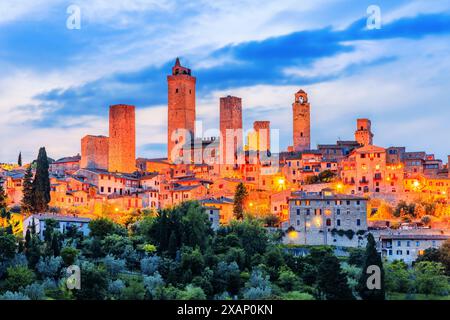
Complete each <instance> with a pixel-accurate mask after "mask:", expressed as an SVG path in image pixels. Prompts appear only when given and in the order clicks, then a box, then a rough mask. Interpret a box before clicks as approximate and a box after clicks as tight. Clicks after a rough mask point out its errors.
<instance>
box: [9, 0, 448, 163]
mask: <svg viewBox="0 0 450 320" xmlns="http://www.w3.org/2000/svg"><path fill="white" fill-rule="evenodd" d="M71 4H75V5H78V6H79V8H80V10H81V29H79V30H77V29H74V30H71V29H68V28H67V27H66V20H67V18H68V17H69V14H68V13H67V12H66V11H67V7H68V6H70V5H71ZM373 4H374V5H378V6H379V7H380V9H381V23H382V25H381V29H379V30H376V29H375V30H368V29H367V28H366V20H367V13H366V10H367V7H368V6H369V5H373ZM0 13H1V14H0V70H2V77H1V78H0V114H1V116H0V137H1V141H0V162H13V161H16V159H17V155H18V153H19V151H22V154H23V157H24V160H25V161H30V160H32V159H34V158H35V157H36V156H37V151H38V148H39V147H40V146H45V147H46V148H47V152H48V154H49V156H50V157H52V158H54V159H57V158H61V157H64V156H71V155H75V154H77V153H79V152H80V139H81V138H82V137H83V136H84V135H86V134H103V135H107V134H108V132H107V126H108V123H107V121H108V107H109V105H111V104H118V103H125V104H133V105H135V106H136V108H137V111H136V112H137V114H136V125H137V144H138V146H137V147H138V148H137V156H140V157H160V156H165V150H166V147H165V144H166V130H167V127H166V126H167V114H166V113H167V83H166V75H167V74H169V72H170V68H171V66H172V65H173V63H174V61H175V58H176V57H177V56H179V57H180V59H181V63H182V64H183V65H185V66H187V67H189V68H191V69H192V72H193V75H194V76H196V77H197V118H198V120H202V121H203V127H204V129H205V130H206V129H212V128H217V127H218V121H219V112H218V111H219V97H220V96H224V95H228V94H231V95H235V96H239V97H242V100H243V113H244V125H245V126H246V127H247V128H248V127H250V126H251V124H252V123H253V121H255V120H270V121H271V126H272V128H274V129H279V130H280V137H281V139H280V142H281V147H282V148H286V147H287V146H288V145H292V114H291V113H292V107H291V104H292V102H293V98H294V93H295V92H296V91H298V90H299V89H300V88H301V89H304V90H305V91H306V92H307V93H308V94H309V100H310V102H311V108H312V144H313V146H315V145H316V144H317V143H334V142H335V141H336V140H337V139H339V138H340V139H342V140H351V139H353V133H354V131H355V127H356V124H355V123H356V118H361V117H368V118H370V119H371V120H372V126H373V131H374V134H375V138H374V143H375V144H376V145H379V146H383V147H389V146H406V147H407V150H409V151H427V152H428V153H435V154H436V156H437V157H439V158H444V160H445V162H446V156H447V154H450V141H449V140H450V121H449V120H450V2H449V1H448V0H442V1H440V0H423V1H419V0H417V1H411V0H405V1H403V0H385V1H377V0H375V1H373V0H371V1H365V0H353V1H349V0H345V1H344V0H314V1H312V0H308V1H306V0H292V1H291V0H279V1H261V0H244V1H235V2H234V1H229V0H215V1H210V0H201V1H193V0H152V1H143V0H128V1H126V0H116V1H107V0H79V1H76V0H72V1H63V0H22V1H16V0H0Z"/></svg>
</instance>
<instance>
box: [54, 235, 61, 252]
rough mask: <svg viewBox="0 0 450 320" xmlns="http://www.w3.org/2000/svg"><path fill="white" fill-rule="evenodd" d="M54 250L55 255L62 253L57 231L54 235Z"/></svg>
mask: <svg viewBox="0 0 450 320" xmlns="http://www.w3.org/2000/svg"><path fill="white" fill-rule="evenodd" d="M52 251H53V256H55V257H57V256H59V254H60V253H61V247H60V244H59V236H58V234H57V233H54V234H53V237H52Z"/></svg>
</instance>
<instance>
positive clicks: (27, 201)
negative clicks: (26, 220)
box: [21, 165, 34, 213]
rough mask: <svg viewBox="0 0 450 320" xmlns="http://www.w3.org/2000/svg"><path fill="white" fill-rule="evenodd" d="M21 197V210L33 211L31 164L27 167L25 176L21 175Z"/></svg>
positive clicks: (24, 211)
mask: <svg viewBox="0 0 450 320" xmlns="http://www.w3.org/2000/svg"><path fill="white" fill-rule="evenodd" d="M22 190H23V198H22V203H21V210H22V212H23V213H31V212H33V211H34V209H33V208H34V205H33V200H34V196H33V172H32V171H31V165H30V166H29V167H28V168H27V171H26V172H25V176H24V177H23V189H22Z"/></svg>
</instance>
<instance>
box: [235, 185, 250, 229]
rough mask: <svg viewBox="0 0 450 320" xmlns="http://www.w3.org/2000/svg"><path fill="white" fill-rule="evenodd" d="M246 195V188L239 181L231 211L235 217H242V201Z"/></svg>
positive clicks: (240, 218)
mask: <svg viewBox="0 0 450 320" xmlns="http://www.w3.org/2000/svg"><path fill="white" fill-rule="evenodd" d="M247 196H248V192H247V188H245V186H244V184H243V183H242V182H241V183H239V184H238V185H237V187H236V192H235V194H234V204H233V213H234V216H235V217H236V219H238V220H242V219H244V201H245V199H246V198H247Z"/></svg>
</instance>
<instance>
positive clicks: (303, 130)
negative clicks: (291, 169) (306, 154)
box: [292, 90, 311, 151]
mask: <svg viewBox="0 0 450 320" xmlns="http://www.w3.org/2000/svg"><path fill="white" fill-rule="evenodd" d="M292 115H293V120H294V123H293V127H292V128H293V140H294V151H305V150H309V149H311V107H310V105H309V102H308V95H307V94H306V92H305V91H303V90H299V91H298V92H297V93H296V94H295V101H294V103H293V104H292Z"/></svg>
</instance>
